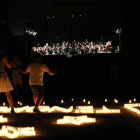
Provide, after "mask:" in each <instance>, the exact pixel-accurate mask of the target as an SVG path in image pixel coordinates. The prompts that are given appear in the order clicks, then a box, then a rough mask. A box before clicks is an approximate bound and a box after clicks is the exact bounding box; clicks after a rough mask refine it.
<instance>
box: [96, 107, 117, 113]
mask: <svg viewBox="0 0 140 140" xmlns="http://www.w3.org/2000/svg"><path fill="white" fill-rule="evenodd" d="M96 113H120V109H108V108H107V107H106V106H105V105H103V108H102V109H101V110H96Z"/></svg>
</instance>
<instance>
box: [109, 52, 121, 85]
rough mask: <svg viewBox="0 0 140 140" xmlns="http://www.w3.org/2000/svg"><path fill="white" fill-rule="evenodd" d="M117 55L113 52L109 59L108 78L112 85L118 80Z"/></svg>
mask: <svg viewBox="0 0 140 140" xmlns="http://www.w3.org/2000/svg"><path fill="white" fill-rule="evenodd" d="M117 61H118V60H117V57H116V56H115V54H114V53H113V54H112V57H111V60H110V78H111V79H110V80H111V84H112V85H114V86H115V85H116V84H118V82H119V74H118V62H117Z"/></svg>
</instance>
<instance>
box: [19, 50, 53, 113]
mask: <svg viewBox="0 0 140 140" xmlns="http://www.w3.org/2000/svg"><path fill="white" fill-rule="evenodd" d="M32 57H33V59H34V62H33V63H31V64H29V65H28V66H27V68H26V69H25V71H21V72H22V73H24V74H26V73H28V72H29V73H30V76H29V85H30V87H31V90H32V92H33V99H34V103H35V108H34V109H33V112H35V113H41V112H40V110H39V109H38V108H39V105H40V104H41V102H42V100H43V98H44V84H43V75H44V72H47V73H48V74H50V75H55V73H54V72H52V71H51V70H50V69H49V68H48V67H47V65H45V64H43V63H41V62H40V61H41V56H40V54H39V53H37V52H36V53H33V55H32Z"/></svg>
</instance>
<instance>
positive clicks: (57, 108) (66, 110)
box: [48, 106, 73, 112]
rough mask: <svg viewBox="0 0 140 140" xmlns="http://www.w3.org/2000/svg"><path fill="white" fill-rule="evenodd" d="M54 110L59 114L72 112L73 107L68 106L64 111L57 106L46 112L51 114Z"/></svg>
mask: <svg viewBox="0 0 140 140" xmlns="http://www.w3.org/2000/svg"><path fill="white" fill-rule="evenodd" d="M55 110H57V111H61V112H72V110H73V106H70V107H69V108H68V109H65V108H62V107H59V106H53V107H52V108H50V109H49V110H48V112H53V111H55Z"/></svg>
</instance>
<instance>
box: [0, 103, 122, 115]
mask: <svg viewBox="0 0 140 140" xmlns="http://www.w3.org/2000/svg"><path fill="white" fill-rule="evenodd" d="M33 108H34V106H23V107H17V108H15V111H16V113H20V112H23V111H25V112H28V113H33ZM39 110H40V111H41V112H48V113H51V112H55V111H59V112H65V113H69V112H72V111H73V106H70V107H69V108H63V107H59V106H53V107H51V108H50V107H49V106H45V105H44V106H39ZM102 110H104V111H102V113H119V112H120V111H116V110H112V109H107V108H104V107H103V109H102ZM109 110H110V111H109ZM0 112H3V113H8V112H10V108H8V107H6V106H5V107H3V106H2V107H0ZM94 112H95V111H94V109H93V106H76V108H75V113H94ZM99 112H100V110H99V111H98V110H97V109H96V112H95V113H99Z"/></svg>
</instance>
